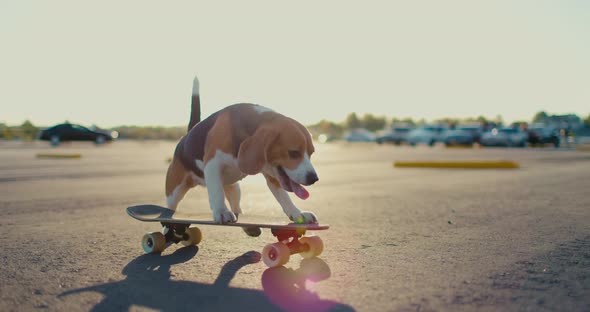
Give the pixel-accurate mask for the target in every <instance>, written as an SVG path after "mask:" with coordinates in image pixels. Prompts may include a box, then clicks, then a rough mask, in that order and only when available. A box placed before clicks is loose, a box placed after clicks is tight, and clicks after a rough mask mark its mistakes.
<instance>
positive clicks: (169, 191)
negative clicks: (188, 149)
mask: <svg viewBox="0 0 590 312" xmlns="http://www.w3.org/2000/svg"><path fill="white" fill-rule="evenodd" d="M193 186H195V183H194V181H193V179H192V178H191V175H190V173H189V172H187V171H186V169H185V168H184V166H183V165H182V164H181V163H180V162H179V161H177V160H175V159H173V160H172V162H171V163H170V166H169V167H168V172H167V173H166V204H167V205H168V209H172V210H176V207H177V206H178V203H179V202H180V201H181V200H182V199H183V198H184V195H185V194H186V192H188V190H189V189H190V188H192V187H193Z"/></svg>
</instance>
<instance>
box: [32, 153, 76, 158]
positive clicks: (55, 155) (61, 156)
mask: <svg viewBox="0 0 590 312" xmlns="http://www.w3.org/2000/svg"><path fill="white" fill-rule="evenodd" d="M37 158H82V154H37Z"/></svg>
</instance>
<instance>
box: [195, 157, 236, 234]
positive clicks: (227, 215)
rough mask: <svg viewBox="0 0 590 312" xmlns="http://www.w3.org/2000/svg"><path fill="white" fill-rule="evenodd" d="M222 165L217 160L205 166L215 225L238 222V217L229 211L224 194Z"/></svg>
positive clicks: (206, 184) (206, 183)
mask: <svg viewBox="0 0 590 312" xmlns="http://www.w3.org/2000/svg"><path fill="white" fill-rule="evenodd" d="M222 166H223V165H222V164H221V163H220V162H219V161H218V160H217V159H212V160H210V161H209V162H207V165H205V170H203V172H204V174H205V186H206V187H207V193H208V195H209V206H210V207H211V211H212V212H213V221H214V222H215V223H228V222H236V221H237V218H236V215H235V214H234V213H233V212H231V211H230V210H229V209H227V206H226V205H225V195H224V192H223V180H222V177H221V170H222V169H223V168H222Z"/></svg>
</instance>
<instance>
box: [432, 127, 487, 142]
mask: <svg viewBox="0 0 590 312" xmlns="http://www.w3.org/2000/svg"><path fill="white" fill-rule="evenodd" d="M481 133H482V129H481V127H480V126H472V125H459V126H458V127H457V128H456V129H453V130H448V131H446V132H445V133H444V135H443V139H442V141H443V142H444V143H445V145H447V146H449V145H468V146H471V145H473V144H474V143H480V141H481Z"/></svg>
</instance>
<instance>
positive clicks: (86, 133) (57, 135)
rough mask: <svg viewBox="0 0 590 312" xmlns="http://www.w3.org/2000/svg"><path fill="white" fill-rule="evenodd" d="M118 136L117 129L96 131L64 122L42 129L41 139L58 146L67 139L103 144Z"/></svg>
mask: <svg viewBox="0 0 590 312" xmlns="http://www.w3.org/2000/svg"><path fill="white" fill-rule="evenodd" d="M117 136H118V133H117V132H116V131H112V132H107V131H99V130H96V131H94V130H90V129H88V128H86V127H83V126H80V125H75V124H70V123H64V124H59V125H56V126H53V127H51V128H47V129H45V130H43V131H41V133H40V134H39V139H40V140H43V141H49V142H51V145H53V146H57V145H59V143H60V142H65V141H92V142H94V143H96V144H103V143H106V142H108V141H112V140H113V139H115V138H117Z"/></svg>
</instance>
